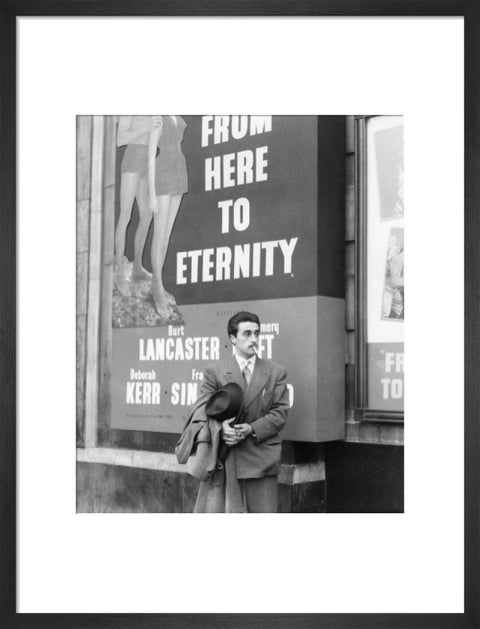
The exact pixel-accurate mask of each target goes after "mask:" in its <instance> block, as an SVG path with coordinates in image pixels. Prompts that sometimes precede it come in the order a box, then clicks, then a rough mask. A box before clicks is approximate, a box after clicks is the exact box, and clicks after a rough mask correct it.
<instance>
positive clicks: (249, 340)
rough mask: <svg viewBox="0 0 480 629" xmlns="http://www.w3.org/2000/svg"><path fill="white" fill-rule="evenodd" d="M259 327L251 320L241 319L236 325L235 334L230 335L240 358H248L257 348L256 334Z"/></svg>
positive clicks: (258, 332) (257, 334) (258, 331)
mask: <svg viewBox="0 0 480 629" xmlns="http://www.w3.org/2000/svg"><path fill="white" fill-rule="evenodd" d="M259 334H260V328H259V326H258V324H257V323H252V322H251V321H242V323H240V324H239V326H238V332H237V336H233V334H231V335H230V340H231V341H232V343H233V345H234V346H235V349H236V350H237V354H239V356H241V357H242V358H250V357H251V356H253V355H254V354H255V350H256V349H257V348H258V336H259Z"/></svg>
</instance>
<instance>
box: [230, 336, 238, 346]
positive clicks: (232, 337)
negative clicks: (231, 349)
mask: <svg viewBox="0 0 480 629" xmlns="http://www.w3.org/2000/svg"><path fill="white" fill-rule="evenodd" d="M230 342H231V343H232V345H236V344H237V337H236V336H234V335H233V334H230Z"/></svg>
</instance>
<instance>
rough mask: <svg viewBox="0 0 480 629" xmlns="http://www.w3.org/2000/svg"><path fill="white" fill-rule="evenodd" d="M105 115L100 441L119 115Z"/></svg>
mask: <svg viewBox="0 0 480 629" xmlns="http://www.w3.org/2000/svg"><path fill="white" fill-rule="evenodd" d="M117 117H118V116H105V149H104V176H103V238H102V242H103V244H102V252H103V254H102V256H103V257H102V293H101V315H100V316H101V319H100V365H99V367H100V379H99V398H98V412H99V416H98V439H99V445H106V441H108V436H109V428H110V415H111V400H112V396H111V389H110V387H111V374H112V292H113V266H114V233H115V165H116V150H117V149H116V118H117Z"/></svg>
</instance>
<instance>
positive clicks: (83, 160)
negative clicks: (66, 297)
mask: <svg viewBox="0 0 480 629" xmlns="http://www.w3.org/2000/svg"><path fill="white" fill-rule="evenodd" d="M91 160H92V116H77V186H76V188H77V190H76V199H77V208H76V209H77V215H76V217H77V219H76V236H77V239H76V256H77V308H76V309H77V317H76V331H77V334H76V363H77V364H76V367H77V383H76V390H77V446H79V447H82V446H84V445H85V365H86V338H87V308H88V262H89V260H88V258H89V246H90V201H91V199H90V185H91Z"/></svg>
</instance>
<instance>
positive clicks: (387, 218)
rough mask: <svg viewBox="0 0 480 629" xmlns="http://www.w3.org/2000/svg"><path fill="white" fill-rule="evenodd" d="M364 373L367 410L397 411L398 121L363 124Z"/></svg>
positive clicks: (400, 282) (400, 311)
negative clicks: (365, 185) (365, 194)
mask: <svg viewBox="0 0 480 629" xmlns="http://www.w3.org/2000/svg"><path fill="white" fill-rule="evenodd" d="M367 124H368V126H367V151H368V159H367V162H368V167H367V181H368V191H369V193H368V203H367V223H368V224H367V244H368V246H367V318H368V323H367V331H368V334H367V369H368V386H367V391H368V401H367V405H368V408H370V409H376V410H384V411H398V412H402V411H403V405H404V384H403V383H404V380H403V374H404V350H403V324H404V320H405V282H404V268H405V253H404V250H405V242H404V241H405V232H404V188H403V186H404V168H403V119H402V117H401V116H377V117H372V118H371V119H369V121H368V123H367Z"/></svg>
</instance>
